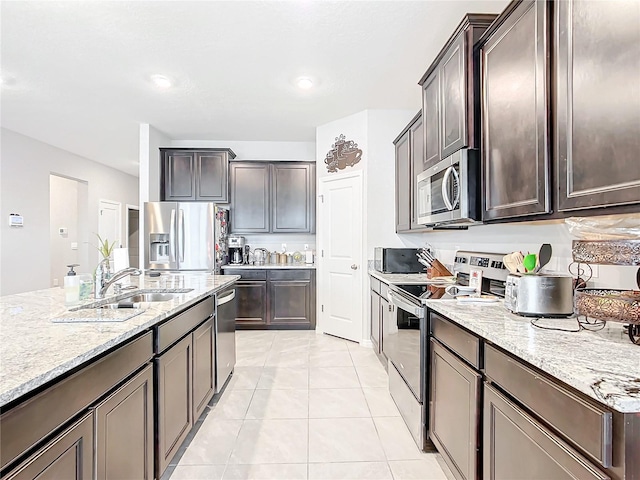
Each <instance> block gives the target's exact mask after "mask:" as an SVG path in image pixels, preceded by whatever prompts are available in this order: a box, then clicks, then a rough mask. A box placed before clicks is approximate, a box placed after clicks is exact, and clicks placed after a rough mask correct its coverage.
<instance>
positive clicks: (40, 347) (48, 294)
mask: <svg viewBox="0 0 640 480" xmlns="http://www.w3.org/2000/svg"><path fill="white" fill-rule="evenodd" d="M128 278H130V279H131V284H135V285H137V286H138V287H139V288H140V289H187V288H192V289H193V290H192V291H190V292H188V293H180V294H177V296H176V298H174V299H172V300H169V301H166V302H154V303H149V304H147V305H148V307H147V308H146V309H145V310H144V311H143V312H142V313H140V314H139V315H136V316H134V317H132V318H129V319H128V320H126V321H119V322H104V321H102V322H82V323H54V321H53V319H54V318H58V317H67V316H74V315H77V314H78V312H80V313H82V310H79V311H75V312H69V310H68V307H65V305H64V290H63V289H62V288H49V289H46V290H38V291H35V292H26V293H19V294H15V295H7V296H4V297H0V406H3V405H6V404H7V403H9V402H11V401H13V400H15V399H17V398H19V397H20V396H22V395H24V394H27V393H29V392H30V391H32V390H34V389H36V388H38V387H40V386H42V385H44V384H46V383H48V382H50V381H51V380H54V379H55V378H57V377H58V376H60V375H62V374H64V373H65V372H68V371H70V370H72V369H73V368H75V367H77V366H79V365H82V364H83V363H85V362H87V361H88V360H91V359H92V358H95V357H97V356H98V355H100V354H101V353H103V352H105V351H107V350H109V349H110V348H112V347H114V346H117V345H118V344H121V343H123V342H124V341H126V340H127V339H129V338H132V337H134V336H135V335H136V334H138V333H140V332H142V331H144V330H147V329H149V328H150V327H152V326H153V325H155V324H156V323H158V322H160V321H162V320H164V319H166V318H168V317H170V316H172V315H174V314H176V313H178V312H180V311H181V310H184V309H185V308H187V307H189V306H191V305H193V304H195V303H196V302H198V301H199V300H201V299H203V298H205V297H207V296H209V295H211V294H213V293H215V292H217V291H219V290H221V289H223V288H225V287H227V286H229V285H231V284H232V283H234V282H235V281H236V280H238V279H239V278H240V277H239V276H237V275H215V276H213V275H211V274H208V273H204V272H203V273H199V272H193V273H191V272H190V273H163V274H162V275H161V276H160V277H149V276H146V275H145V276H141V277H137V278H136V277H128ZM133 292H135V290H130V291H126V292H124V293H123V294H122V295H119V296H118V297H114V296H110V297H107V298H105V299H102V300H100V302H101V303H107V302H109V301H113V300H117V299H119V298H121V297H123V296H126V295H130V294H131V293H133ZM93 302H95V300H93V299H91V300H87V301H86V302H84V303H85V304H90V303H93ZM69 308H75V307H69ZM94 311H95V310H93V309H90V310H89V309H87V310H84V312H94ZM126 311H128V312H131V310H129V309H127V310H126ZM116 312H117V311H116Z"/></svg>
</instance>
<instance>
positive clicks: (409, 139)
mask: <svg viewBox="0 0 640 480" xmlns="http://www.w3.org/2000/svg"><path fill="white" fill-rule="evenodd" d="M393 143H394V145H395V149H396V197H395V202H396V232H398V233H402V232H409V231H412V230H416V229H421V230H424V226H422V225H418V223H417V218H416V214H415V212H416V209H415V207H414V205H415V190H416V185H415V177H416V175H417V173H415V172H416V171H417V172H418V173H420V172H422V171H423V170H422V168H423V165H424V135H423V122H422V112H418V113H417V114H416V116H415V117H413V118H412V119H411V121H410V122H409V124H408V125H407V126H406V127H405V128H404V130H402V132H401V133H400V135H399V136H398V137H397V138H396V139H395V140H394V141H393Z"/></svg>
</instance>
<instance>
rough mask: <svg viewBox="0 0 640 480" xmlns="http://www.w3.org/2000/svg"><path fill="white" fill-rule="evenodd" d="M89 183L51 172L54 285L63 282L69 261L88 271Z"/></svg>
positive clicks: (50, 238) (50, 215)
mask: <svg viewBox="0 0 640 480" xmlns="http://www.w3.org/2000/svg"><path fill="white" fill-rule="evenodd" d="M88 204H89V184H88V182H86V181H83V180H78V179H75V178H69V177H65V176H63V175H58V174H55V173H51V174H50V175H49V248H50V250H49V259H50V272H51V273H50V282H51V286H52V287H57V286H59V285H62V284H63V280H64V276H65V275H66V274H67V271H68V270H69V269H68V268H67V265H70V264H74V263H75V264H79V267H77V268H76V269H75V271H76V272H89V249H88V241H89V229H88V224H89V221H88V220H89V209H88Z"/></svg>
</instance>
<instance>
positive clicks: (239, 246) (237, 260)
mask: <svg viewBox="0 0 640 480" xmlns="http://www.w3.org/2000/svg"><path fill="white" fill-rule="evenodd" d="M244 242H245V240H244V237H242V236H240V235H229V237H228V238H227V245H228V246H229V261H230V262H231V264H232V265H242V264H243V263H244Z"/></svg>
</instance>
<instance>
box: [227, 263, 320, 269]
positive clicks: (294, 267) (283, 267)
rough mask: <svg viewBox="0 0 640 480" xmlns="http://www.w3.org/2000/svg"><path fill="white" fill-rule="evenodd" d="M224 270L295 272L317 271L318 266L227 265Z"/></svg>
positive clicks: (287, 264) (294, 264)
mask: <svg viewBox="0 0 640 480" xmlns="http://www.w3.org/2000/svg"><path fill="white" fill-rule="evenodd" d="M222 269H223V270H227V269H229V270H235V269H242V270H288V269H293V270H301V269H302V270H315V269H316V266H315V264H313V263H310V264H306V263H286V264H285V263H282V264H280V263H278V264H275V263H265V264H264V265H233V264H231V263H230V264H227V265H223V266H222Z"/></svg>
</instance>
